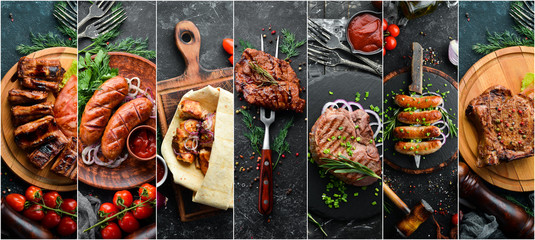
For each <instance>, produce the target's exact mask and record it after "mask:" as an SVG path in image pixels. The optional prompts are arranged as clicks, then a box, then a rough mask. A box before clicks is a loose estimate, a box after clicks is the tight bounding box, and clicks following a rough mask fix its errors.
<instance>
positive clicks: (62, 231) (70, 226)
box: [58, 217, 76, 236]
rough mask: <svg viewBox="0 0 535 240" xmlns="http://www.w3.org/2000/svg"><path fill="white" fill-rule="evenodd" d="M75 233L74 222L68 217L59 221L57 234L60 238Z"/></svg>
mask: <svg viewBox="0 0 535 240" xmlns="http://www.w3.org/2000/svg"><path fill="white" fill-rule="evenodd" d="M75 232H76V222H75V221H74V220H72V218H70V217H63V218H61V220H60V221H59V226H58V233H59V235H61V236H69V235H71V234H73V233H75Z"/></svg>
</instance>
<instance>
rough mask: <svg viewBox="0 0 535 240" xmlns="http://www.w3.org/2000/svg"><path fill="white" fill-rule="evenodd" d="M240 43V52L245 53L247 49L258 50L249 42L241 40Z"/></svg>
mask: <svg viewBox="0 0 535 240" xmlns="http://www.w3.org/2000/svg"><path fill="white" fill-rule="evenodd" d="M239 42H240V49H239V51H240V52H243V51H245V49H247V48H250V49H256V48H255V46H253V44H251V43H250V42H249V41H245V40H241V39H240V40H239Z"/></svg>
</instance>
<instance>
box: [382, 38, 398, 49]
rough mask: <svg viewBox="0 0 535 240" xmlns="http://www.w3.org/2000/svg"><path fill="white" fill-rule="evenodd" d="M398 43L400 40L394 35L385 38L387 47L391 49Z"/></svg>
mask: <svg viewBox="0 0 535 240" xmlns="http://www.w3.org/2000/svg"><path fill="white" fill-rule="evenodd" d="M397 45H398V42H397V41H396V38H394V37H392V36H388V37H386V38H385V49H386V50H388V51H390V50H394V48H396V46H397Z"/></svg>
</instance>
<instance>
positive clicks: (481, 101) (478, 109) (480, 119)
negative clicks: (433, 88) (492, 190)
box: [466, 85, 533, 167]
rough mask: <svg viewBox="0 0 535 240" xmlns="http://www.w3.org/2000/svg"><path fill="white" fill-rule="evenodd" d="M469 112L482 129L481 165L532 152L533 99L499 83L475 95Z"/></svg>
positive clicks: (480, 134)
mask: <svg viewBox="0 0 535 240" xmlns="http://www.w3.org/2000/svg"><path fill="white" fill-rule="evenodd" d="M466 116H467V117H468V118H469V119H470V120H471V121H472V123H473V124H474V125H475V127H476V129H477V131H478V133H479V145H478V147H477V151H478V157H477V165H478V167H483V166H485V165H496V164H499V163H500V162H503V161H511V160H515V159H519V158H523V157H527V156H532V155H533V99H532V98H530V97H528V96H526V95H524V94H518V95H514V96H513V95H512V93H511V90H509V89H507V88H505V87H503V86H500V85H496V86H493V87H490V88H488V89H487V90H485V92H483V93H482V94H481V95H480V96H478V97H476V98H474V99H472V101H470V104H469V105H468V107H467V108H466Z"/></svg>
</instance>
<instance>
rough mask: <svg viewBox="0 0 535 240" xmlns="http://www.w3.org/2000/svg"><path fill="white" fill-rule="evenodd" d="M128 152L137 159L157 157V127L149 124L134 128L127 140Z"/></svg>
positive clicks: (143, 159) (145, 159)
mask: <svg viewBox="0 0 535 240" xmlns="http://www.w3.org/2000/svg"><path fill="white" fill-rule="evenodd" d="M126 146H127V147H128V153H129V154H130V155H131V156H133V157H134V158H136V159H137V160H141V161H147V160H152V159H154V158H155V157H156V129H155V128H153V127H151V126H149V125H141V126H137V127H136V128H134V129H133V130H132V131H130V134H128V138H127V140H126Z"/></svg>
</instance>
